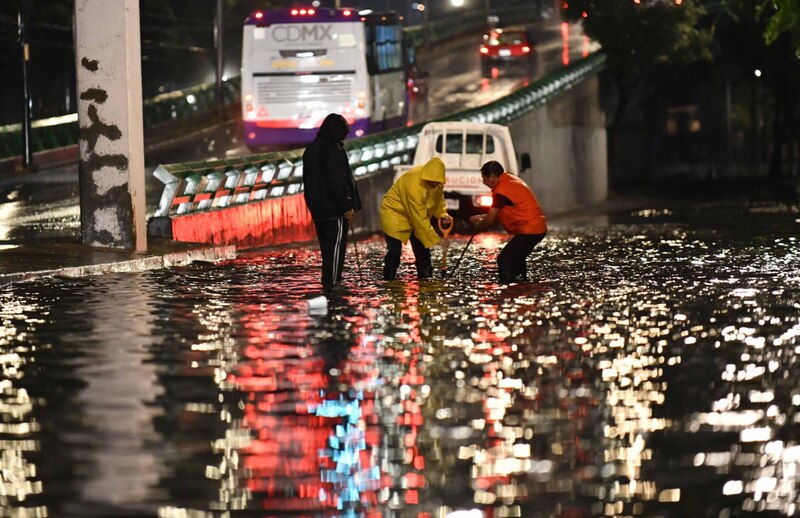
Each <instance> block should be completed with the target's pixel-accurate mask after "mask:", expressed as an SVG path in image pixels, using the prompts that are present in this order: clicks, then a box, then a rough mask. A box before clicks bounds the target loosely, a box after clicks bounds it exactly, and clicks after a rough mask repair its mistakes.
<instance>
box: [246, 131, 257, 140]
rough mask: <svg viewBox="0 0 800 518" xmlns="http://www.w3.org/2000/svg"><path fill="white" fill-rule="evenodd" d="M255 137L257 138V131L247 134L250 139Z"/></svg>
mask: <svg viewBox="0 0 800 518" xmlns="http://www.w3.org/2000/svg"><path fill="white" fill-rule="evenodd" d="M254 138H256V134H255V132H253V131H251V132H250V133H248V134H247V139H248V140H253V139H254Z"/></svg>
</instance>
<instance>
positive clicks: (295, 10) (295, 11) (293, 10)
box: [289, 9, 298, 16]
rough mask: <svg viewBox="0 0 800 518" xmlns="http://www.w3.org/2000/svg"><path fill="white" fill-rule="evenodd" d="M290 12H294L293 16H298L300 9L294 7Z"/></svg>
mask: <svg viewBox="0 0 800 518" xmlns="http://www.w3.org/2000/svg"><path fill="white" fill-rule="evenodd" d="M289 12H290V13H291V14H292V16H297V13H298V10H297V9H292V10H291V11H289Z"/></svg>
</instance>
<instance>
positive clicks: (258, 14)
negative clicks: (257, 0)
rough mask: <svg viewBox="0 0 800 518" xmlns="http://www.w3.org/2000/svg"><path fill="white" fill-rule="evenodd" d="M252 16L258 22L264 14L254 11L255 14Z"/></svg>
mask: <svg viewBox="0 0 800 518" xmlns="http://www.w3.org/2000/svg"><path fill="white" fill-rule="evenodd" d="M253 16H255V17H256V20H260V19H262V18H263V17H264V13H262V12H261V11H256V13H255V14H254V15H253Z"/></svg>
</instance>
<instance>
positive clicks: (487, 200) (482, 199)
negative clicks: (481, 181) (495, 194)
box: [475, 194, 492, 207]
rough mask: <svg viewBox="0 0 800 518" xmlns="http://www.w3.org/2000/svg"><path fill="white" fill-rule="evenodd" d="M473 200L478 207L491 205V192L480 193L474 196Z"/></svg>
mask: <svg viewBox="0 0 800 518" xmlns="http://www.w3.org/2000/svg"><path fill="white" fill-rule="evenodd" d="M475 201H476V202H477V203H476V205H477V206H478V207H491V206H492V195H491V194H481V195H480V196H475Z"/></svg>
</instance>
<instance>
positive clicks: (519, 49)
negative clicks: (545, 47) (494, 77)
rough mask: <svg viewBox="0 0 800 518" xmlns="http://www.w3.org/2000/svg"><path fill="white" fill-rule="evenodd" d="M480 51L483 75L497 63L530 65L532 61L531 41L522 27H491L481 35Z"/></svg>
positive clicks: (487, 73) (488, 72)
mask: <svg viewBox="0 0 800 518" xmlns="http://www.w3.org/2000/svg"><path fill="white" fill-rule="evenodd" d="M480 53H481V72H482V73H483V75H484V76H486V75H489V74H490V72H491V70H492V67H495V66H498V65H502V64H507V63H508V64H520V65H524V66H526V67H530V66H531V65H532V64H533V62H534V49H533V43H532V42H531V41H530V39H529V38H528V32H527V31H526V30H525V28H524V27H507V28H504V29H492V30H491V31H489V32H488V33H486V34H484V35H483V44H481V48H480Z"/></svg>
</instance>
